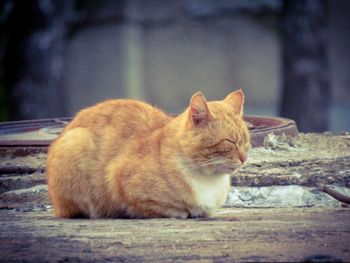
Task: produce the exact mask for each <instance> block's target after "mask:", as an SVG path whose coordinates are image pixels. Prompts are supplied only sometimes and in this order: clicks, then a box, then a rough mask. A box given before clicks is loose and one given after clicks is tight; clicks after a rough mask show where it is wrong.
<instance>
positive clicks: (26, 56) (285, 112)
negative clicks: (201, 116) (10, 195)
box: [0, 0, 350, 132]
mask: <svg viewBox="0 0 350 263" xmlns="http://www.w3.org/2000/svg"><path fill="white" fill-rule="evenodd" d="M0 3H1V4H0V7H1V10H0V27H1V31H0V121H8V120H22V119H35V118H51V117H63V116H73V115H74V114H75V113H76V112H77V111H79V110H80V109H81V108H83V107H86V106H89V105H92V104H94V103H96V102H99V101H102V100H105V99H111V98H122V97H123V98H126V97H127V98H137V99H142V100H145V101H147V102H150V103H152V104H155V105H158V106H159V107H161V108H162V109H164V110H166V111H167V112H169V113H179V112H181V111H182V110H183V109H184V108H185V107H186V106H187V104H188V101H189V99H190V97H191V95H192V94H193V93H194V92H196V91H199V90H201V91H203V92H204V94H205V95H206V97H207V99H208V100H214V99H222V98H224V97H225V96H226V95H227V94H228V93H229V92H230V91H232V90H235V89H237V88H240V87H241V88H242V89H243V90H244V92H245V95H246V107H245V114H249V115H252V114H253V115H269V116H284V117H288V118H291V119H294V120H295V121H296V122H297V125H298V127H299V129H300V130H301V131H327V130H330V131H334V132H342V131H344V130H348V131H349V130H350V117H349V115H350V70H349V69H350V19H349V17H350V1H348V0H332V1H327V0H284V1H283V0H177V1H172V0H99V1H95V0H56V1H55V0H1V1H0Z"/></svg>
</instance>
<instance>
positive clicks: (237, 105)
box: [224, 89, 244, 115]
mask: <svg viewBox="0 0 350 263" xmlns="http://www.w3.org/2000/svg"><path fill="white" fill-rule="evenodd" d="M224 101H225V102H227V103H229V104H231V105H233V107H234V109H235V112H236V113H238V114H240V115H243V105H244V93H243V91H242V89H239V90H236V91H234V92H231V93H230V94H228V95H227V97H226V98H225V99H224Z"/></svg>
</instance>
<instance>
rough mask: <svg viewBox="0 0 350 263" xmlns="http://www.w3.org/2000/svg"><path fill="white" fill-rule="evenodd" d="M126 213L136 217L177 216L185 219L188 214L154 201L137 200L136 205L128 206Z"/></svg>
mask: <svg viewBox="0 0 350 263" xmlns="http://www.w3.org/2000/svg"><path fill="white" fill-rule="evenodd" d="M128 213H129V214H130V216H131V217H137V218H177V219H186V218H189V217H190V215H189V213H188V212H187V211H185V210H182V209H179V208H176V207H172V206H169V205H164V204H161V203H158V202H155V201H143V202H140V201H139V202H137V205H136V206H132V207H129V209H128Z"/></svg>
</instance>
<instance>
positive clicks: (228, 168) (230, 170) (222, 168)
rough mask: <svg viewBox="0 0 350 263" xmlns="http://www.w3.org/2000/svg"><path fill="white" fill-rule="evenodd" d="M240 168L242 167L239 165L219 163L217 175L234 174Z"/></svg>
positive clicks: (216, 170)
mask: <svg viewBox="0 0 350 263" xmlns="http://www.w3.org/2000/svg"><path fill="white" fill-rule="evenodd" d="M239 168H241V166H237V165H218V166H217V167H215V174H216V175H223V174H229V175H234V174H235V173H237V172H238V170H239Z"/></svg>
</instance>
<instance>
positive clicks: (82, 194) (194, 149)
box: [46, 90, 250, 218]
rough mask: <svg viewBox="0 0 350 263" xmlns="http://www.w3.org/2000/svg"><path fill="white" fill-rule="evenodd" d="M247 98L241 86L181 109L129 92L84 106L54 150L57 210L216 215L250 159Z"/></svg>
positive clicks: (51, 188) (52, 187)
mask: <svg viewBox="0 0 350 263" xmlns="http://www.w3.org/2000/svg"><path fill="white" fill-rule="evenodd" d="M243 104H244V94H243V91H242V90H237V91H234V92H232V93H230V94H229V95H228V96H227V97H226V98H225V99H224V100H222V101H210V102H207V100H206V98H205V97H204V95H203V94H202V93H201V92H197V93H196V94H194V95H193V96H192V98H191V100H190V103H189V106H188V108H187V109H186V110H185V111H184V112H183V113H181V114H180V115H178V116H169V115H167V114H165V113H164V112H162V111H161V110H159V109H158V108H155V107H153V106H151V105H149V104H146V103H144V102H141V101H137V100H127V99H116V100H109V101H105V102H102V103H99V104H97V105H95V106H93V107H90V108H86V109H83V110H81V111H80V112H79V113H78V114H77V115H76V117H75V118H74V119H73V120H72V121H71V122H70V123H69V124H68V125H67V126H66V127H65V129H64V130H63V132H62V133H61V134H60V136H59V137H58V138H57V139H56V140H55V141H54V142H53V143H52V145H51V146H50V148H49V150H48V157H47V162H46V169H47V171H46V173H47V181H48V192H49V196H50V199H51V202H52V205H53V209H54V215H55V216H57V217H63V218H74V217H90V218H104V217H110V218H158V217H172V218H196V217H208V216H211V215H212V214H213V212H214V211H215V209H217V208H219V207H220V206H222V205H223V204H224V202H225V200H226V197H227V195H228V192H229V188H230V176H231V175H232V174H234V173H235V172H236V171H237V170H238V169H239V168H240V167H241V166H242V164H243V163H244V162H245V161H246V159H247V151H248V149H249V146H250V144H249V141H250V135H249V131H248V128H247V126H246V124H245V122H244V120H243V118H242V115H243Z"/></svg>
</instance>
